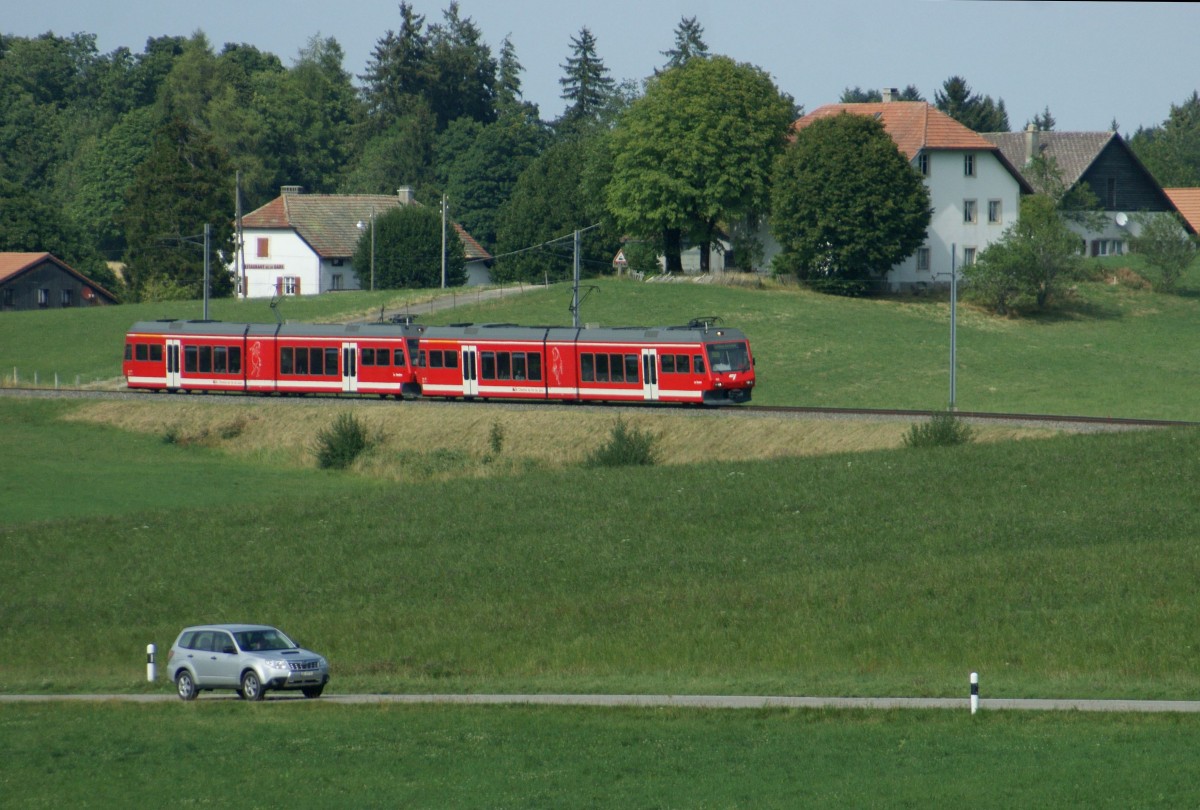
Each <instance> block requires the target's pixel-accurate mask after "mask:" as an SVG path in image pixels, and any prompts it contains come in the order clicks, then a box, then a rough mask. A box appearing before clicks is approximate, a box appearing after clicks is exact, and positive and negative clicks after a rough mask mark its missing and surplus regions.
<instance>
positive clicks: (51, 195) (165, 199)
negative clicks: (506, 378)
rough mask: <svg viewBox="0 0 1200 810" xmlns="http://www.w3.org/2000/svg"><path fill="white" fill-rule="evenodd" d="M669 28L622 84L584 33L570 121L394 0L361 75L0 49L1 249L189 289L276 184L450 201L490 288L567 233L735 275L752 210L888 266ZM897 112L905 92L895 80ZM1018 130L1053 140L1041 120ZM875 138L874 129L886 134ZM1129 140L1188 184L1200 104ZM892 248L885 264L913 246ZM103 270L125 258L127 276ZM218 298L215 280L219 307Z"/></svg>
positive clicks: (744, 70)
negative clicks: (721, 242) (650, 58)
mask: <svg viewBox="0 0 1200 810" xmlns="http://www.w3.org/2000/svg"><path fill="white" fill-rule="evenodd" d="M673 33H674V38H673V41H671V42H670V45H669V47H667V48H665V49H664V50H663V51H661V52H660V53H661V56H662V57H663V61H662V64H661V67H660V68H659V69H657V70H656V71H655V73H654V75H652V76H650V77H647V78H645V79H644V80H641V81H628V80H626V81H617V80H615V79H614V78H613V77H612V76H611V74H610V71H609V70H608V68H607V67H606V66H605V64H604V60H603V58H602V57H601V55H600V45H599V43H598V42H597V41H596V38H595V37H594V36H593V34H592V33H591V31H590V30H589V29H588V28H586V27H584V28H581V29H580V31H579V32H578V33H577V34H576V35H574V36H572V37H571V39H570V41H569V42H568V43H566V44H565V48H564V52H565V57H564V61H563V63H562V64H561V66H560V67H561V69H562V76H561V78H560V80H559V81H560V86H561V88H562V92H561V96H562V99H563V101H564V103H565V108H564V110H563V112H562V113H561V114H560V115H559V116H558V117H556V118H551V119H547V118H545V117H544V116H543V115H542V112H541V111H540V110H539V109H538V107H537V106H536V105H535V104H532V103H530V102H529V101H527V100H525V99H524V97H523V95H522V87H521V76H522V73H523V70H524V69H523V67H522V65H521V63H520V61H519V58H518V55H517V53H516V50H515V48H514V47H513V45H512V42H511V40H509V39H507V38H506V39H504V40H503V41H502V42H501V44H500V47H499V49H498V50H497V51H493V50H492V48H491V47H490V46H489V45H488V44H487V42H486V41H485V39H484V37H483V32H482V31H480V29H479V28H478V26H477V25H476V24H475V23H474V21H473V20H472V19H471V18H470V17H467V16H464V15H463V14H462V12H461V9H460V7H459V5H458V3H457V2H451V3H450V4H449V5H448V7H447V8H446V9H445V10H444V11H443V12H442V15H441V18H440V19H438V20H436V21H430V20H427V19H426V18H425V17H424V16H423V15H420V14H417V13H416V11H415V9H414V8H413V6H412V5H411V4H410V3H408V2H402V3H400V5H399V16H398V21H397V27H396V28H395V29H394V30H388V31H386V32H385V33H384V34H383V35H382V36H381V37H380V38H379V39H378V40H377V42H376V45H375V48H374V49H373V51H372V53H371V56H370V58H369V60H368V62H367V64H366V66H365V69H364V72H363V73H362V74H360V75H358V76H352V75H351V74H350V73H349V72H347V71H346V69H345V68H344V67H343V62H344V53H343V51H342V48H341V46H340V45H339V44H338V42H337V41H336V40H334V39H332V38H328V39H322V38H320V37H313V38H312V39H310V40H309V41H308V42H307V43H306V45H305V46H304V47H303V48H302V49H301V50H300V51H299V53H298V55H297V57H296V58H295V60H294V61H293V64H292V65H290V66H285V65H284V64H283V63H282V61H281V60H280V58H279V57H278V56H276V55H274V54H271V53H268V52H264V51H261V50H259V49H258V48H256V47H254V46H251V45H246V44H237V43H227V44H225V45H224V46H223V47H222V48H221V49H220V50H217V49H215V48H214V47H213V46H212V44H211V43H210V42H209V41H208V39H207V38H206V37H205V35H204V34H203V33H196V34H193V35H191V36H189V37H182V36H164V37H158V38H153V39H150V40H148V41H147V42H146V45H145V47H144V49H143V51H142V52H140V53H134V52H133V51H131V50H130V49H129V48H126V47H122V48H118V49H116V50H114V51H112V52H110V53H104V54H102V53H100V52H99V51H98V49H97V47H96V38H95V36H94V35H91V34H72V35H70V36H56V35H54V34H52V33H47V34H44V35H41V36H38V37H32V38H24V37H15V36H8V35H0V250H39V251H40V250H48V251H51V252H53V253H55V254H56V255H58V256H60V257H62V258H63V259H64V260H66V261H67V262H68V263H70V264H71V265H72V266H74V267H76V268H77V269H79V270H81V271H82V272H84V273H86V274H88V275H89V276H92V277H93V278H95V279H96V280H97V281H99V282H101V283H103V284H105V285H106V286H110V287H111V288H112V289H113V290H114V291H116V292H118V293H119V294H122V295H123V296H124V297H126V298H127V299H130V300H138V299H162V298H173V297H197V296H198V295H199V291H200V284H201V278H202V267H203V256H202V251H201V250H200V237H201V234H202V231H203V228H204V225H205V224H210V225H211V226H212V242H213V245H214V248H215V249H216V250H219V251H220V252H221V254H222V255H224V256H229V255H231V254H232V251H233V240H234V228H233V212H234V211H235V210H236V209H237V208H238V207H239V203H240V207H241V210H243V211H249V210H253V209H254V208H256V207H258V206H260V205H262V204H264V203H266V202H268V201H269V200H271V199H273V198H274V197H275V196H276V195H277V194H278V192H279V187H280V186H282V185H290V184H298V185H302V186H304V187H305V189H306V190H308V191H311V192H318V193H380V194H392V193H395V191H396V188H397V187H398V186H401V185H406V186H410V187H413V188H414V189H415V192H416V195H417V198H418V199H419V200H421V201H423V202H425V203H427V206H426V207H427V208H429V207H435V206H437V204H438V203H439V201H440V199H441V197H442V196H443V195H446V196H447V197H448V199H449V200H450V212H451V216H452V218H453V219H454V220H455V221H457V222H459V223H461V224H462V226H463V227H464V228H466V230H467V231H469V232H470V233H471V234H472V235H474V236H475V237H476V238H477V239H479V241H480V242H482V243H483V245H484V246H485V247H486V248H488V249H489V251H491V252H492V253H493V254H494V255H496V256H497V257H498V258H497V261H496V263H495V266H494V268H493V276H494V277H495V278H496V279H497V280H501V281H504V280H516V279H527V280H538V281H540V280H543V279H549V280H558V279H562V278H566V277H568V276H569V275H570V273H571V271H572V262H571V256H570V252H571V251H570V242H569V241H563V240H561V239H560V237H562V236H563V235H565V234H569V233H571V232H572V231H574V230H577V229H584V228H586V229H587V230H586V231H585V232H584V234H583V239H582V243H583V244H582V249H583V269H584V272H585V273H588V274H595V273H600V272H605V271H610V270H611V261H612V257H613V255H614V254H615V253H616V250H617V248H618V247H620V246H621V245H622V244H624V245H625V246H626V255H627V256H628V257H629V258H630V259H631V261H632V262H633V264H634V266H635V267H638V266H640V267H641V268H642V269H650V268H651V267H652V266H653V263H654V261H655V257H657V256H659V255H663V256H665V262H666V268H667V269H668V270H679V269H680V267H681V260H680V253H681V251H682V250H683V249H684V248H685V247H686V246H689V245H699V246H702V247H704V246H708V245H717V244H718V242H717V240H718V237H723V238H725V239H727V240H728V241H731V242H732V244H733V246H734V252H735V257H736V261H737V264H738V265H739V266H743V267H752V266H757V265H758V264H759V263H760V261H761V255H762V246H761V244H760V243H759V242H758V241H757V238H756V236H755V234H756V226H757V225H758V224H759V223H761V222H763V221H766V220H767V218H768V215H769V214H770V215H772V216H771V220H772V221H778V222H779V223H785V227H786V230H785V232H783V233H782V234H779V233H777V236H781V238H780V242H781V244H782V245H783V248H784V256H783V257H782V258H781V260H780V263H779V267H780V268H782V269H785V270H788V271H792V272H797V273H798V274H799V275H801V276H802V277H806V278H810V279H820V278H822V277H824V276H826V275H828V271H829V268H830V267H831V266H832V265H831V264H830V263H831V262H835V263H837V265H838V266H841V267H850V266H851V265H853V266H855V267H857V268H861V269H865V270H866V271H869V272H879V271H881V270H886V269H887V267H888V266H890V264H884V262H887V261H888V259H889V258H890V254H889V255H874V254H867V253H864V252H862V251H861V250H859V251H858V252H857V253H856V252H855V250H853V249H851V248H850V246H845V249H844V250H843V249H839V252H838V255H836V256H834V255H832V254H831V252H830V251H829V250H823V251H822V250H820V249H818V247H819V246H820V243H819V242H818V241H813V240H818V239H825V241H828V235H815V236H814V235H812V234H808V235H804V231H805V228H804V226H803V223H804V222H806V221H809V220H811V219H812V217H811V216H809V214H811V213H812V211H813V210H814V209H813V208H812V204H813V203H812V200H813V198H814V196H815V195H814V194H812V193H811V189H810V188H809V187H808V186H803V185H800V184H801V183H802V182H809V183H811V182H814V181H813V180H812V179H811V178H810V179H808V180H805V179H804V176H805V175H804V171H803V167H802V166H801V165H800V163H799V162H797V158H796V157H795V150H796V148H797V147H796V144H795V143H792V141H791V140H789V135H790V133H791V124H792V123H793V121H794V120H795V119H796V118H797V117H798V116H799V115H800V114H801V113H802V110H801V109H800V107H799V106H798V105H797V104H796V103H795V101H794V100H793V99H792V98H791V96H789V95H788V94H787V93H785V92H783V91H781V90H780V89H779V88H778V87H777V86H776V85H775V84H774V82H773V81H772V79H771V78H770V76H769V75H768V74H767V73H766V72H765V71H763V70H762V69H761V68H758V67H756V66H754V65H750V64H746V63H739V62H735V61H734V60H732V59H729V58H727V57H724V56H720V55H714V54H712V53H710V51H709V49H708V47H707V45H706V43H705V42H704V29H703V26H702V25H701V24H700V23H699V22H698V21H697V20H696V19H695V18H683V19H681V20H680V22H679V24H678V26H677V27H676V29H675V31H674V32H673ZM355 79H357V80H358V82H359V84H357V85H356V83H355ZM873 98H874V95H873V92H865V91H862V90H860V89H859V88H854V89H853V90H851V89H849V88H847V90H846V93H844V94H843V100H845V101H864V100H872V99H873ZM901 98H902V99H905V98H908V99H920V98H921V96H920V93H919V91H917V90H916V88H914V87H912V86H911V85H910V86H909V87H907V88H905V91H904V92H903V93H902V94H901ZM934 103H935V105H936V106H938V107H939V108H940V109H943V110H945V111H946V112H947V113H948V114H950V115H952V116H954V117H956V118H957V119H958V120H960V121H962V122H963V123H964V124H966V125H967V126H971V127H972V128H975V129H979V130H981V131H989V130H991V131H1001V130H1005V129H1007V128H1008V121H1007V111H1006V110H1005V107H1004V102H1003V100H1002V99H999V100H997V101H993V100H992V99H991V97H990V96H983V95H979V94H977V93H974V92H973V91H972V90H971V88H970V87H969V85H967V83H966V81H965V80H963V79H962V78H961V77H951V79H950V80H948V81H947V82H946V83H945V85H943V87H942V88H941V89H940V90H939V91H938V92H937V93H935V102H934ZM1034 123H1035V124H1036V125H1038V126H1039V127H1041V128H1046V129H1049V128H1053V126H1054V121H1053V117H1052V116H1051V114H1050V110H1049V108H1048V107H1047V108H1046V109H1045V110H1044V113H1043V114H1040V115H1038V116H1035V118H1034ZM1114 124H1115V122H1114ZM820 134H821V132H820V129H818V130H817V135H820ZM879 134H880V133H879V132H872V133H870V136H869V137H870V138H874V139H876V142H878V143H882V141H878V137H879ZM809 137H816V136H815V135H814V136H809ZM832 137H835V138H837V137H851V136H849V135H847V134H846V133H840V134H838V133H835V134H834V135H833V136H832ZM853 137H867V136H865V135H863V134H862V133H857V134H854V135H853ZM884 137H885V138H886V135H885V136H884ZM798 140H799V139H797V141H798ZM1132 143H1133V144H1134V147H1135V149H1136V150H1138V154H1139V156H1140V157H1142V159H1143V160H1144V162H1145V163H1146V165H1147V166H1148V167H1149V168H1150V169H1151V171H1153V172H1155V173H1156V174H1157V173H1158V172H1160V171H1161V172H1163V173H1164V176H1165V177H1166V178H1167V181H1166V182H1169V183H1170V184H1173V185H1200V100H1198V99H1197V98H1196V97H1195V96H1193V98H1192V99H1190V100H1188V101H1185V102H1184V104H1183V105H1180V107H1179V108H1178V109H1177V108H1174V107H1173V108H1172V111H1171V117H1170V118H1169V119H1168V120H1167V121H1166V122H1165V123H1164V125H1163V126H1162V127H1158V128H1154V129H1151V130H1145V131H1143V130H1139V132H1138V133H1137V134H1136V135H1135V136H1134V137H1133V139H1132ZM789 144H790V145H789ZM868 151H870V150H868ZM892 151H893V152H895V151H896V150H895V149H894V148H893V149H892ZM789 161H790V162H789ZM892 163H894V162H888V164H887V168H886V171H884V172H883V174H882V175H881V177H885V178H889V179H887V180H886V181H884V180H880V182H881V184H882V185H881V186H880V193H881V194H885V195H886V194H889V193H891V192H896V193H897V194H899V195H900V196H899V199H906V200H909V202H910V203H911V210H908V211H907V212H906V216H904V217H899V219H900V221H901V222H903V223H904V227H905V229H906V231H907V230H909V229H912V228H915V227H917V226H920V223H921V221H922V217H923V214H922V206H924V207H926V208H927V206H928V203H927V202H924V203H923V202H922V200H921V197H920V192H919V190H917V189H915V187H913V186H912V184H911V178H908V177H907V176H905V175H903V174H902V173H897V171H896V166H894V165H892ZM235 176H238V177H240V186H239V188H240V193H241V199H240V200H238V199H236V198H235V183H234V177H235ZM1160 179H1161V178H1160ZM825 182H828V179H827V178H826V179H825ZM893 182H895V183H899V185H898V186H895V187H893V186H891V185H888V184H890V183H893ZM893 196H894V195H893ZM806 206H808V207H807V208H806ZM426 213H428V212H426ZM392 215H395V216H398V217H399V216H401V214H398V213H396V212H393V214H389V216H392ZM383 219H384V218H383V217H380V220H381V221H380V222H379V233H378V236H379V237H380V239H381V244H380V245H379V246H378V249H379V251H380V255H381V256H383V255H384V254H386V252H387V249H388V248H387V245H386V244H383V243H382V242H383V241H386V240H384V237H385V234H386V233H404V234H408V236H406V237H405V238H406V239H408V240H409V242H406V243H405V244H406V245H407V247H405V248H404V250H405V251H406V252H407V253H410V254H413V253H418V252H420V250H421V249H420V248H419V247H418V246H414V245H415V243H412V240H413V239H418V240H419V239H420V238H421V237H420V236H419V233H421V232H423V231H422V228H419V227H414V226H412V223H409V224H408V225H400V224H393V225H387V224H386V223H385V222H383V221H382V220H383ZM426 219H428V217H426ZM926 224H927V222H926ZM891 226H892V225H891V223H887V222H882V221H880V222H877V223H874V224H873V225H872V227H891ZM921 227H924V226H921ZM425 230H428V229H427V228H426V229H425ZM860 236H863V235H862V234H860ZM806 240H807V241H806ZM876 241H878V240H876ZM888 241H889V243H890V244H892V245H893V246H896V247H897V249H900V248H908V247H909V244H910V242H911V241H912V240H911V238H909V237H908V236H903V237H902V236H899V235H897V236H896V237H895V238H892V239H889V240H888ZM814 246H817V247H814ZM399 255H406V254H405V253H400V254H399ZM708 256H709V251H708V250H702V251H701V257H702V260H703V261H707V257H708ZM902 258H904V257H903V256H901V257H899V258H897V259H896V260H897V261H898V260H900V259H902ZM106 261H113V262H120V263H121V264H122V265H123V266H124V274H123V278H122V279H117V278H116V277H115V276H114V275H113V273H112V272H111V271H110V270H109V269H108V266H107V265H106ZM357 264H358V263H357V262H356V265H357ZM380 267H381V268H382V267H390V265H389V264H388V263H387V262H386V261H384V260H382V259H381V261H380ZM383 276H384V281H385V283H386V284H388V285H393V284H396V285H406V284H407V285H422V284H424V283H428V282H429V279H426V278H425V277H424V276H423V275H422V274H420V273H415V272H413V271H412V269H411V268H404V267H400V266H396V267H395V268H392V269H389V270H388V271H387V272H386V273H383ZM454 277H455V278H461V276H460V275H457V274H456V275H455V276H454ZM230 284H231V280H230V279H228V278H226V277H225V274H215V275H214V286H215V288H214V289H213V291H212V292H213V294H216V295H221V294H227V293H229V292H230Z"/></svg>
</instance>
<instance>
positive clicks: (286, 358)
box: [279, 347, 293, 374]
mask: <svg viewBox="0 0 1200 810" xmlns="http://www.w3.org/2000/svg"><path fill="white" fill-rule="evenodd" d="M292 365H293V364H292V350H291V349H289V348H286V347H285V348H282V349H280V350H279V373H280V374H291V373H292Z"/></svg>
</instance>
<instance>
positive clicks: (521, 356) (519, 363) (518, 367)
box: [512, 352, 528, 380]
mask: <svg viewBox="0 0 1200 810" xmlns="http://www.w3.org/2000/svg"><path fill="white" fill-rule="evenodd" d="M512 372H513V379H514V380H524V379H526V378H527V376H528V375H527V374H526V372H525V352H513V356H512Z"/></svg>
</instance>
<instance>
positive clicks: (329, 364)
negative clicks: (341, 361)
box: [325, 347, 338, 376]
mask: <svg viewBox="0 0 1200 810" xmlns="http://www.w3.org/2000/svg"><path fill="white" fill-rule="evenodd" d="M325 373H326V374H329V375H330V376H332V375H334V374H337V373H338V350H337V349H335V348H332V347H330V348H328V349H326V350H325Z"/></svg>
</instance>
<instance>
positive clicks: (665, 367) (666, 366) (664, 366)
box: [659, 354, 675, 374]
mask: <svg viewBox="0 0 1200 810" xmlns="http://www.w3.org/2000/svg"><path fill="white" fill-rule="evenodd" d="M659 365H660V367H661V371H662V373H663V374H674V373H675V355H673V354H664V355H662V357H660V358H659Z"/></svg>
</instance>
